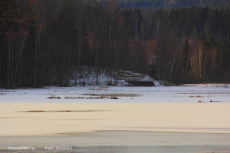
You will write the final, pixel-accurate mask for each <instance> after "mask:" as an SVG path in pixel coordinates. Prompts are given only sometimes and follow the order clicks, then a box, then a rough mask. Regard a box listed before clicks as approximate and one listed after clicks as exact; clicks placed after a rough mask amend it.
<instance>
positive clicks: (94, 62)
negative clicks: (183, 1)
mask: <svg viewBox="0 0 230 153" xmlns="http://www.w3.org/2000/svg"><path fill="white" fill-rule="evenodd" d="M0 3H1V5H0V86H1V87H4V88H12V87H42V86H49V85H58V86H67V85H68V84H69V80H70V79H71V77H72V76H71V72H72V71H73V70H75V71H78V72H79V73H80V71H81V67H82V66H83V65H87V66H89V67H92V68H94V69H95V70H96V71H97V72H98V73H100V70H101V69H105V70H106V71H107V72H108V73H111V75H113V74H112V73H113V71H112V70H115V71H118V70H119V69H126V70H131V71H134V72H140V73H147V74H150V75H151V76H152V77H154V78H155V79H161V80H167V81H170V82H174V83H198V82H229V81H230V79H229V75H230V42H229V34H230V26H229V25H230V12H229V9H213V8H209V7H189V8H172V9H146V10H141V9H124V8H121V7H119V5H118V1H116V0H109V1H108V2H105V3H103V4H95V3H88V2H85V1H81V0H49V1H45V0H3V1H2V2H0ZM79 77H80V76H79Z"/></svg>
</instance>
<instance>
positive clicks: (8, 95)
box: [0, 84, 230, 103]
mask: <svg viewBox="0 0 230 153" xmlns="http://www.w3.org/2000/svg"><path fill="white" fill-rule="evenodd" d="M111 97H112V98H115V99H111ZM210 102H213V103H214V102H216V103H217V102H221V103H229V102H230V85H224V84H199V85H183V86H170V87H164V86H158V87H113V86H95V87H94V86H87V87H63V88H62V87H46V88H43V89H14V90H6V89H0V103H210Z"/></svg>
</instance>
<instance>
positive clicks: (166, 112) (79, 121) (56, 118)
mask: <svg viewBox="0 0 230 153" xmlns="http://www.w3.org/2000/svg"><path fill="white" fill-rule="evenodd" d="M229 110H230V104H227V103H212V104H181V103H180V104H176V103H174V104H159V103H157V104H150V103H143V104H140V103H134V104H129V103H124V104H122V103H118V104H116V103H110V104H107V103H97V104H93V103H92V104H91V103H87V104H84V103H76V104H75V103H66V104H65V103H48V104H47V103H32V104H30V103H10V104H6V103H1V104H0V129H1V130H0V136H1V137H11V136H59V135H60V134H61V135H63V134H68V133H78V132H93V131H108V130H115V131H118V130H128V131H155V132H196V133H197V132H198V133H230V120H228V119H227V118H228V117H229V116H230V111H229Z"/></svg>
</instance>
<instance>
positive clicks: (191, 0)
mask: <svg viewBox="0 0 230 153" xmlns="http://www.w3.org/2000/svg"><path fill="white" fill-rule="evenodd" d="M86 1H87V0H86ZM99 1H106V0H99ZM229 2H230V1H229V0H120V1H119V6H120V7H121V8H154V9H157V8H179V7H191V6H197V7H203V6H210V7H222V8H223V7H224V8H226V7H229Z"/></svg>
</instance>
